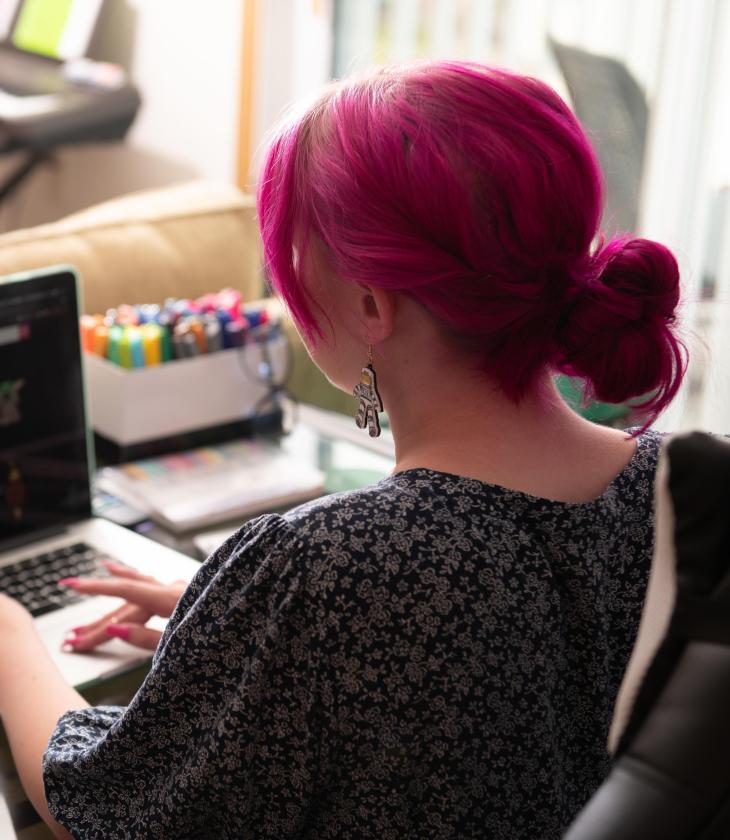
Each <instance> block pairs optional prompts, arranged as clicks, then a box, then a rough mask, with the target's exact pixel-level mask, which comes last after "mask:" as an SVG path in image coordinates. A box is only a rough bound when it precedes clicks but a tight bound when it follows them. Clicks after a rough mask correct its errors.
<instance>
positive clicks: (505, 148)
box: [258, 61, 686, 415]
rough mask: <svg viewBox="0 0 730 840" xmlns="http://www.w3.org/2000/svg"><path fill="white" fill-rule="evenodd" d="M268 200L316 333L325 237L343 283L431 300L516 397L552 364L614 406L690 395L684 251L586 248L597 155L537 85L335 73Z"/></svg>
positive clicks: (435, 72)
mask: <svg viewBox="0 0 730 840" xmlns="http://www.w3.org/2000/svg"><path fill="white" fill-rule="evenodd" d="M258 209H259V218H260V225H261V233H262V237H263V243H264V259H265V265H266V269H267V271H268V275H269V277H270V279H271V282H272V285H273V287H274V289H275V290H276V291H277V293H279V294H280V295H281V297H283V299H284V301H285V302H286V304H287V306H288V307H289V309H290V311H291V313H292V315H293V317H294V319H295V320H296V321H297V323H298V324H299V326H300V328H301V329H302V330H303V331H304V332H305V333H306V334H307V336H308V337H309V339H310V340H312V341H316V340H317V339H318V338H321V336H322V330H321V328H320V326H319V323H318V319H317V317H316V316H315V313H314V309H317V306H316V301H313V300H312V298H311V296H310V295H309V293H308V291H307V286H306V284H305V282H304V278H303V277H302V270H301V266H302V265H303V264H304V263H305V262H306V261H305V260H304V258H303V255H304V254H305V252H306V250H307V248H308V247H311V243H312V241H314V240H318V241H319V242H321V243H322V244H323V245H324V248H325V252H326V255H327V259H328V261H329V263H330V265H331V267H332V269H333V270H334V271H335V273H336V274H337V276H338V277H339V278H341V280H342V281H343V282H355V283H363V284H366V285H372V286H380V287H382V288H385V289H390V290H393V291H398V292H402V293H404V294H409V295H412V296H413V297H414V298H415V299H416V300H418V301H420V302H421V303H422V304H423V305H424V306H426V307H427V308H428V309H429V310H430V311H431V312H432V313H433V314H434V315H435V316H436V317H437V318H438V319H439V320H440V321H441V322H442V323H443V325H444V327H445V328H446V330H447V331H448V333H449V334H450V335H452V336H453V337H455V338H456V339H457V340H459V341H461V342H463V343H464V344H465V345H466V346H469V347H472V348H474V350H475V352H477V353H478V354H479V359H480V361H481V366H482V367H483V368H484V369H485V370H487V371H489V372H490V373H491V374H492V375H493V376H494V377H495V378H496V380H497V381H498V382H499V384H500V385H501V387H502V388H503V390H504V391H505V393H506V394H508V395H509V396H510V397H511V398H513V399H515V400H519V399H520V397H521V396H522V395H523V394H525V392H526V391H527V390H528V389H529V388H530V387H531V385H532V384H533V383H534V382H535V381H536V379H537V377H538V375H539V374H541V373H542V372H543V371H545V370H546V369H551V370H557V371H563V372H565V373H568V374H570V375H574V376H579V377H582V378H583V379H585V380H586V383H587V392H588V393H590V394H591V395H592V396H594V397H595V398H597V399H600V400H604V401H606V402H616V403H618V402H623V401H625V400H627V399H629V398H631V397H636V396H640V395H646V394H649V397H647V399H646V400H645V401H644V403H643V405H644V407H645V408H646V409H647V410H648V411H650V412H652V413H653V414H654V415H656V414H658V413H659V412H660V411H661V410H662V409H663V408H664V407H665V406H666V405H667V404H668V403H669V402H670V401H671V399H672V397H673V396H674V395H675V394H676V392H677V390H678V388H679V385H680V383H681V380H682V377H683V375H684V372H685V369H686V350H685V348H684V345H683V343H682V342H681V340H680V339H679V338H678V337H677V336H676V335H675V333H674V331H673V324H674V317H675V316H674V311H675V308H676V306H677V304H678V301H679V271H678V267H677V263H676V260H675V259H674V257H673V256H672V254H671V253H670V252H669V251H668V250H667V249H666V248H664V247H663V246H662V245H660V244H658V243H655V242H650V241H648V240H645V239H631V238H629V237H623V238H619V239H616V240H613V241H611V242H609V243H607V244H603V243H601V244H599V245H598V247H597V248H596V249H595V250H594V251H593V252H592V251H591V245H592V243H593V241H594V240H595V238H596V234H597V230H598V224H599V220H600V216H601V210H602V187H601V175H600V171H599V168H598V164H597V161H596V157H595V154H594V152H593V149H592V148H591V145H590V143H589V142H588V139H587V138H586V136H585V134H584V132H583V130H582V129H581V127H580V125H579V124H578V121H577V120H576V118H575V117H574V115H573V114H572V113H571V111H570V109H569V108H568V106H567V105H566V104H565V103H564V102H563V100H562V99H560V97H559V96H558V95H557V94H556V93H555V92H554V91H553V90H552V89H551V88H549V87H548V86H547V85H545V84H543V83H542V82H540V81H538V80H536V79H532V78H528V77H523V76H518V75H515V74H513V73H509V72H506V71H504V70H498V69H494V68H488V67H484V66H482V65H478V64H473V63H460V62H453V61H444V62H438V63H424V64H418V65H413V66H410V67H405V68H395V69H390V70H385V71H379V72H377V73H375V74H374V75H372V76H370V77H368V78H366V79H361V80H346V81H344V82H340V83H336V84H334V85H333V86H331V87H330V88H329V89H328V90H327V91H326V92H325V93H324V95H323V96H322V97H321V98H320V99H319V101H318V102H317V103H316V104H315V105H314V106H313V107H312V108H310V109H309V110H308V111H307V112H306V113H305V114H304V115H303V116H302V117H300V118H298V119H290V120H289V121H288V123H286V124H285V125H284V126H283V127H282V128H281V129H280V130H279V131H278V133H277V134H276V136H275V137H274V139H273V142H272V143H271V146H270V148H269V151H268V154H267V157H266V161H265V164H264V167H263V172H262V175H261V179H260V182H259V189H258ZM295 246H296V248H297V249H298V251H299V259H298V260H296V261H295V260H294V257H293V254H294V247H295ZM320 314H321V313H320Z"/></svg>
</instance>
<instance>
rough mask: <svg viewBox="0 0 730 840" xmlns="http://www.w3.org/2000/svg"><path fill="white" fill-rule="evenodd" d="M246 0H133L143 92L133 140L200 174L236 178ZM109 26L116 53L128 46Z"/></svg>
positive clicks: (134, 59)
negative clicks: (122, 46)
mask: <svg viewBox="0 0 730 840" xmlns="http://www.w3.org/2000/svg"><path fill="white" fill-rule="evenodd" d="M244 2H245V0H215V2H213V3H201V2H199V0H153V2H150V0H126V5H127V7H128V9H129V10H130V11H131V13H132V16H133V20H134V23H133V28H134V32H133V33H130V34H131V35H132V36H133V37H132V48H131V51H130V55H129V58H128V60H127V61H126V62H125V63H127V64H128V66H129V69H130V72H131V75H132V78H133V79H134V81H135V82H136V83H137V84H138V85H139V87H140V90H141V91H142V96H143V98H144V105H143V107H142V110H141V111H140V113H139V115H138V117H137V120H136V122H135V125H134V126H133V128H132V131H131V133H130V136H129V142H130V143H131V144H132V145H134V146H138V147H140V148H142V149H145V150H146V151H148V152H152V153H154V154H159V155H161V156H164V157H169V158H170V159H172V160H174V161H176V162H178V163H180V164H182V165H184V166H187V167H189V168H190V169H191V170H192V171H194V172H195V173H197V174H198V175H200V176H201V177H204V178H211V179H214V180H219V181H231V182H233V181H235V177H236V156H237V146H238V108H239V85H240V66H241V58H240V46H241V35H242V25H243V24H242V13H243V3H244ZM110 29H111V31H109V32H107V33H105V39H106V41H107V43H108V44H109V46H110V48H111V51H112V52H113V51H114V50H115V49H116V50H118V49H120V47H121V45H119V44H117V45H114V43H113V42H114V39H115V37H117V36H118V35H119V30H118V28H117V27H110ZM127 37H129V36H127ZM99 51H103V42H102V46H101V47H97V52H99Z"/></svg>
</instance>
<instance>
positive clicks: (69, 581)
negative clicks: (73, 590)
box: [58, 577, 80, 587]
mask: <svg viewBox="0 0 730 840" xmlns="http://www.w3.org/2000/svg"><path fill="white" fill-rule="evenodd" d="M79 583H80V581H79V579H78V578H75V577H70V578H62V579H61V580H59V581H58V585H59V586H71V587H74V586H77V585H78V584H79Z"/></svg>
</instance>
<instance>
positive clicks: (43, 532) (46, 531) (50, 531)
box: [0, 525, 69, 555]
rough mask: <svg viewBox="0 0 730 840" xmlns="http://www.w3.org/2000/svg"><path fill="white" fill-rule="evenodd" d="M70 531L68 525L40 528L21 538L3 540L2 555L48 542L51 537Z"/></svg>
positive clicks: (1, 544) (0, 552) (0, 546)
mask: <svg viewBox="0 0 730 840" xmlns="http://www.w3.org/2000/svg"><path fill="white" fill-rule="evenodd" d="M68 530H69V526H68V525H54V526H53V527H52V528H40V529H39V530H37V531H33V532H32V533H30V534H22V535H21V536H19V537H12V538H11V539H9V540H3V542H2V543H0V555H2V554H3V552H5V551H11V550H13V549H15V548H21V547H22V546H24V545H29V544H31V543H37V542H40V541H41V540H47V539H49V538H50V537H57V536H58V535H59V534H65V533H66V531H68Z"/></svg>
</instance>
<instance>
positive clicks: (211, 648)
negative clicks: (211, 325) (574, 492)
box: [44, 431, 660, 840]
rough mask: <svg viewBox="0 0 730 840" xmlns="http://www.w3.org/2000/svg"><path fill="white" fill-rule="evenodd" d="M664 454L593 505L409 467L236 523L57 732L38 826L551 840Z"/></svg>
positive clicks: (94, 831) (617, 637)
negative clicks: (115, 687) (149, 653)
mask: <svg viewBox="0 0 730 840" xmlns="http://www.w3.org/2000/svg"><path fill="white" fill-rule="evenodd" d="M659 444H660V435H659V434H657V433H655V432H651V431H649V432H645V433H644V434H642V435H640V436H639V438H638V446H637V451H636V454H635V455H634V457H633V459H632V461H631V462H630V463H629V465H628V466H627V467H626V468H625V469H624V470H623V471H622V472H621V474H620V475H619V476H618V477H617V478H616V479H615V480H614V481H613V482H612V483H611V484H610V485H609V487H608V488H607V489H606V491H605V492H604V494H603V495H601V496H600V497H599V498H598V499H596V500H594V501H592V502H588V503H579V504H572V503H564V502H555V501H549V500H545V499H541V498H536V497H534V496H529V495H526V494H524V493H520V492H517V491H512V490H508V489H505V488H501V487H496V486H494V485H489V484H485V483H482V482H479V481H476V480H472V479H467V478H463V477H459V476H455V475H451V474H447V473H441V472H435V471H432V470H428V469H415V470H408V471H406V472H402V473H399V474H396V475H392V476H389V477H388V478H385V479H384V480H383V481H381V482H380V483H378V484H377V485H375V486H373V487H370V488H368V489H365V490H359V491H354V492H350V493H343V494H337V495H333V496H329V497H326V498H323V499H319V500H317V501H315V502H311V503H309V504H306V505H303V506H301V507H298V508H296V509H294V510H292V511H291V512H289V513H287V514H286V515H283V516H280V515H266V516H261V517H258V518H257V519H254V520H253V521H251V522H249V523H247V524H246V525H244V527H243V528H241V529H240V530H239V531H238V532H237V533H236V534H235V535H234V536H233V537H232V538H231V539H229V540H228V541H227V542H226V543H225V544H224V545H223V546H221V548H220V549H219V550H218V551H216V552H215V553H214V554H213V555H212V556H211V557H210V558H209V559H208V560H207V561H206V562H205V563H204V564H203V565H202V566H201V568H200V571H199V572H198V574H197V575H196V577H195V578H194V580H193V581H192V583H191V584H190V586H189V588H188V589H187V591H186V592H185V593H184V595H183V596H182V598H181V599H180V602H179V604H178V606H177V609H176V611H175V613H174V614H173V616H172V618H171V620H170V622H169V624H168V627H167V630H166V632H165V634H164V636H163V638H162V640H161V642H160V645H159V647H158V649H157V651H156V653H155V656H154V659H153V664H152V668H151V671H150V673H149V675H148V676H147V678H146V679H145V681H144V683H143V685H142V686H141V688H140V689H139V691H138V693H137V694H136V696H135V697H134V698H133V699H132V701H131V703H130V704H129V706H127V707H125V708H120V707H109V706H106V707H97V708H89V709H82V710H80V711H72V712H68V713H66V714H64V715H63V716H62V717H61V719H60V720H59V722H58V725H57V728H56V729H55V731H54V732H53V734H52V736H51V739H50V742H49V744H48V748H47V751H46V753H45V756H44V776H45V785H46V794H47V798H48V803H49V807H50V810H51V813H52V814H53V815H54V817H55V818H56V819H57V820H58V822H60V823H61V824H62V825H64V826H66V828H67V829H68V830H69V831H70V832H71V834H72V835H73V836H74V837H76V838H89V839H90V838H99V840H101V838H103V840H116V838H119V840H121V838H145V839H146V840H151V838H176V840H185V838H206V839H207V838H213V839H214V838H237V840H244V838H250V839H251V840H254V838H255V839H256V840H258V839H259V838H261V840H265V839H268V838H271V840H274V838H275V840H285V839H286V838H312V840H314V839H315V838H316V840H325V839H326V838H363V840H364V838H368V840H371V838H377V840H406V839H407V838H413V840H416V838H418V839H419V840H423V839H424V838H428V840H438V839H439V838H480V840H484V839H485V838H498V840H557V838H559V837H561V835H562V834H563V832H564V830H565V828H566V826H567V825H568V824H569V823H570V821H571V820H572V818H573V817H574V816H575V814H576V813H577V811H578V810H579V809H580V808H581V806H582V805H583V804H584V803H585V801H586V800H587V799H588V797H590V795H591V794H592V793H593V791H594V790H595V789H596V788H597V786H598V785H599V784H600V782H601V781H602V779H603V778H604V776H605V774H606V772H607V770H608V768H609V756H608V754H607V751H606V739H607V734H608V729H609V724H610V721H611V714H612V709H613V704H614V701H615V698H616V694H617V691H618V688H619V684H620V682H621V678H622V675H623V672H624V668H625V666H626V663H627V660H628V657H629V654H630V651H631V647H632V644H633V641H634V637H635V634H636V631H637V627H638V623H639V619H640V614H641V608H642V603H643V600H644V593H645V588H646V583H647V578H648V573H649V569H650V564H651V555H652V541H653V536H652V527H653V492H652V487H653V480H654V472H655V467H656V461H657V453H658V448H659Z"/></svg>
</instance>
